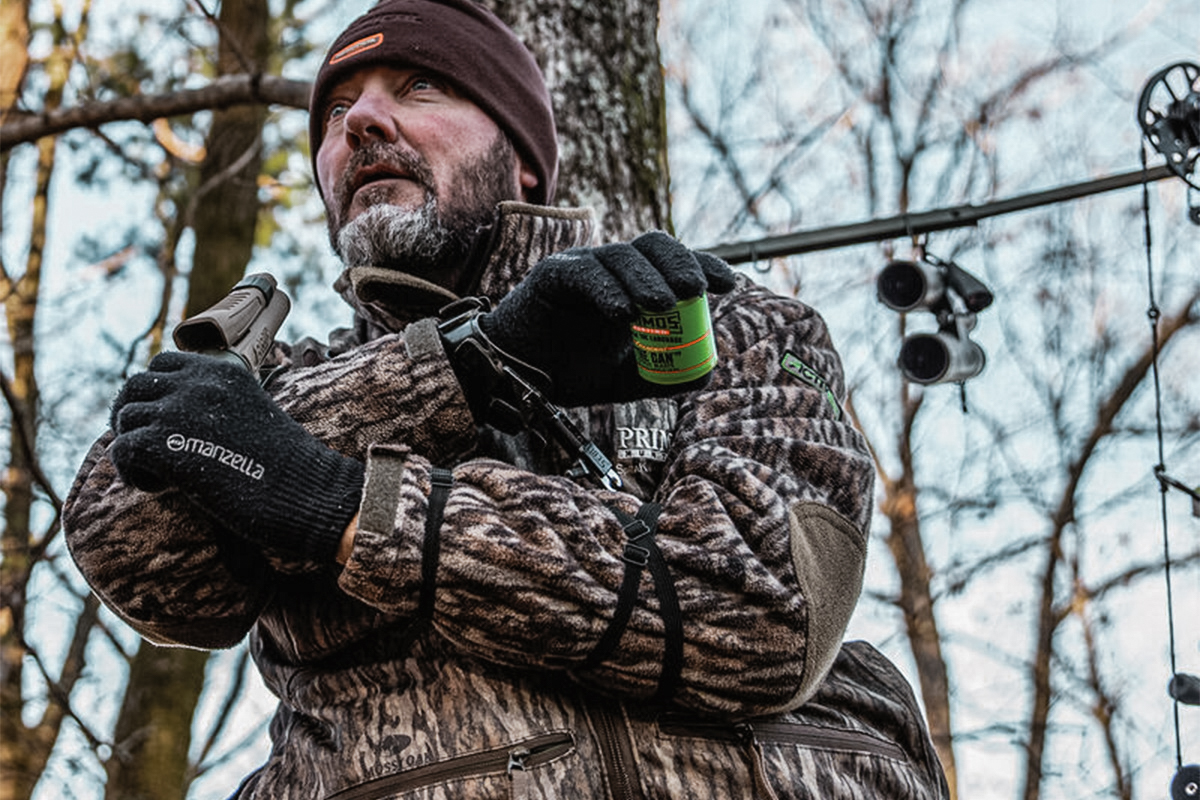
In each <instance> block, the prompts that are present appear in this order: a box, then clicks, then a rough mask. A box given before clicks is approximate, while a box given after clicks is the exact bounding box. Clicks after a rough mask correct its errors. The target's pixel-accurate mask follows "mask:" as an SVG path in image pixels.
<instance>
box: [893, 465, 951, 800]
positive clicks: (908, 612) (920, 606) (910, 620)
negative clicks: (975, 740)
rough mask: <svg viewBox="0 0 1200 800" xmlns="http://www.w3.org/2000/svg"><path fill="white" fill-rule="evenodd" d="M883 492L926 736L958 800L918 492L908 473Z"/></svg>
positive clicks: (944, 677)
mask: <svg viewBox="0 0 1200 800" xmlns="http://www.w3.org/2000/svg"><path fill="white" fill-rule="evenodd" d="M884 488H885V492H886V494H885V497H884V501H883V512H884V514H885V515H886V516H887V518H888V524H889V530H888V536H887V544H888V549H889V550H890V551H891V553H892V559H893V560H894V561H895V564H896V573H897V575H898V576H899V577H900V597H899V600H898V604H899V606H900V610H901V611H902V612H904V626H905V630H906V631H907V633H908V642H909V647H910V649H911V650H912V654H913V660H914V661H915V662H916V665H917V676H918V679H919V681H920V683H921V698H922V701H923V702H924V706H925V717H926V721H927V723H928V725H929V735H930V738H932V739H933V746H934V748H935V749H936V750H937V754H938V759H940V760H941V762H942V769H943V770H944V771H945V773H946V783H947V784H948V785H949V787H950V798H951V800H954V799H955V798H956V797H958V778H957V769H956V767H955V763H954V747H953V744H954V737H953V735H952V732H951V730H950V680H949V677H948V676H947V674H946V661H945V659H944V658H943V657H942V645H941V637H940V635H939V634H938V627H937V618H936V617H935V616H934V613H933V594H932V592H931V591H930V588H929V579H930V569H929V564H928V562H927V561H926V559H925V544H924V541H923V540H922V538H921V525H920V523H919V522H918V520H917V488H916V485H915V483H914V480H913V475H912V473H911V472H910V471H908V470H907V469H906V471H905V473H904V474H903V475H902V476H901V477H900V478H899V479H898V480H896V481H894V482H885V483H884Z"/></svg>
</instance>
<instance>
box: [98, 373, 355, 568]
mask: <svg viewBox="0 0 1200 800" xmlns="http://www.w3.org/2000/svg"><path fill="white" fill-rule="evenodd" d="M111 425H112V429H113V432H114V433H116V439H114V440H113V443H112V446H111V447H110V449H109V454H110V456H111V458H112V460H113V463H114V464H116V467H117V471H118V472H119V473H120V475H121V478H122V480H124V481H125V482H126V483H128V484H130V485H132V486H134V487H137V488H139V489H142V490H144V491H150V492H153V491H161V490H162V489H166V488H168V487H172V486H174V487H178V488H179V489H180V490H181V491H182V492H183V493H184V494H185V495H186V496H187V497H188V498H189V499H190V500H191V501H192V502H193V503H195V504H196V505H197V506H198V507H199V508H200V509H202V510H203V511H204V512H206V513H208V514H209V515H210V516H212V517H213V518H215V519H216V520H217V521H218V522H219V523H221V524H222V525H223V526H225V527H226V528H228V529H229V530H230V531H232V532H233V533H234V534H236V535H238V536H240V537H242V538H243V539H245V540H247V541H249V542H251V543H253V544H255V545H258V546H260V547H268V548H271V549H274V550H277V551H280V552H283V553H287V554H291V555H295V556H299V557H300V558H303V559H306V560H312V561H317V562H329V561H332V560H333V558H334V555H335V554H336V553H337V548H338V543H339V542H340V540H341V536H342V533H343V532H344V531H345V529H346V526H347V525H349V523H350V521H351V520H352V519H353V518H354V515H355V513H357V511H358V505H359V501H360V498H361V495H362V486H363V472H364V470H363V466H362V464H360V463H359V462H357V461H355V460H354V459H351V458H346V457H345V456H343V455H341V454H340V453H337V452H336V451H334V450H331V449H330V448H328V447H326V446H325V445H324V444H322V443H321V442H319V441H318V440H317V439H316V438H314V437H313V436H312V434H310V433H308V431H306V430H304V428H302V427H300V425H299V424H298V423H297V422H296V421H295V420H293V419H292V418H291V417H289V416H288V415H287V414H285V413H284V412H283V410H282V409H280V408H279V407H278V406H277V405H276V404H275V401H273V400H272V399H271V398H270V396H269V395H268V394H267V393H266V392H265V391H264V390H263V389H262V387H260V386H259V385H258V382H257V381H256V380H255V379H254V378H253V376H251V374H250V373H249V372H247V371H246V370H245V369H243V368H241V367H239V366H237V365H236V364H233V363H229V362H225V361H222V360H220V359H217V358H213V357H212V356H206V355H196V354H193V353H175V352H171V353H163V354H161V355H159V356H157V357H155V358H154V360H153V361H151V362H150V367H149V369H148V370H147V371H146V372H144V373H142V374H140V375H135V376H134V377H132V378H130V379H129V381H128V382H127V383H126V384H125V386H124V388H123V389H122V390H121V392H120V393H119V394H118V395H117V399H116V401H115V402H114V403H113V408H112V418H111Z"/></svg>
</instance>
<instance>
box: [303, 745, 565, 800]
mask: <svg viewBox="0 0 1200 800" xmlns="http://www.w3.org/2000/svg"><path fill="white" fill-rule="evenodd" d="M574 752H575V737H574V736H573V735H572V734H571V733H569V732H567V731H557V732H551V733H545V734H542V735H541V736H535V737H533V738H531V739H526V740H524V741H521V742H516V743H514V744H512V745H509V746H506V747H497V748H494V749H491V750H481V751H479V752H475V753H468V754H466V755H462V756H457V757H455V758H448V759H445V760H444V761H435V762H433V763H430V764H424V765H422V766H420V767H416V768H414V769H409V770H405V771H404V772H397V773H393V774H391V775H383V776H381V777H378V778H374V779H372V780H369V781H365V782H363V783H359V784H356V785H354V786H350V787H348V788H346V789H342V790H341V791H338V792H335V793H333V794H331V795H329V796H328V797H326V799H325V800H392V799H393V798H397V797H400V796H402V795H403V794H404V793H405V792H412V791H415V790H417V789H422V788H427V787H431V786H436V785H439V784H446V783H450V782H454V781H480V782H481V784H482V782H487V783H490V784H493V786H494V791H490V792H488V790H486V789H484V788H483V787H482V785H481V787H480V790H479V791H474V790H472V791H471V792H470V793H469V794H470V796H472V797H496V798H512V800H524V798H525V797H527V796H528V794H527V793H528V788H529V781H530V773H531V771H532V770H535V769H537V768H539V767H542V766H544V765H546V764H549V763H550V762H551V761H554V760H555V759H559V758H562V757H564V756H567V755H570V754H573V753H574ZM464 791H465V790H464Z"/></svg>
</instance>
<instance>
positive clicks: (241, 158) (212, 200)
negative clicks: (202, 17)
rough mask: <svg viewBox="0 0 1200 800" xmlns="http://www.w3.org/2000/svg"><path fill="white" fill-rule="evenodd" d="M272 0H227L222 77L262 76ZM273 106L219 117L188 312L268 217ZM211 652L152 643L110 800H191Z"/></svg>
mask: <svg viewBox="0 0 1200 800" xmlns="http://www.w3.org/2000/svg"><path fill="white" fill-rule="evenodd" d="M268 23H269V12H268V8H267V2H266V0H242V2H237V3H222V4H221V16H220V20H219V25H220V47H219V51H218V72H219V73H221V74H227V73H239V72H241V73H251V74H261V73H262V71H263V70H264V69H265V67H266V63H267V55H268V52H269V40H268V37H267V30H268ZM266 113H267V110H266V108H265V107H255V106H242V107H237V108H232V109H226V110H223V111H216V112H214V113H213V123H212V127H211V128H210V130H209V133H208V137H207V142H206V148H205V150H206V154H207V155H206V158H205V161H204V164H203V165H202V167H201V169H200V180H199V186H198V188H197V189H196V194H195V196H194V197H193V200H192V203H191V204H190V207H191V208H193V209H194V217H193V219H192V227H193V230H194V232H195V236H196V247H195V253H194V256H193V260H192V271H191V274H190V276H189V282H188V302H187V307H188V311H187V312H186V313H187V314H191V313H195V312H197V311H201V310H203V309H205V308H207V307H208V306H210V305H212V304H213V303H215V302H216V301H217V300H219V299H220V298H221V297H223V296H224V295H225V294H226V293H227V292H228V291H229V289H230V287H231V286H232V285H233V284H234V283H236V282H237V281H238V280H239V279H240V278H241V277H242V274H243V272H244V271H245V269H246V264H247V263H248V262H249V260H250V255H251V252H252V251H253V247H254V233H255V227H256V224H257V221H258V206H259V203H258V185H257V178H258V174H259V169H260V167H261V164H262V155H261V139H262V126H263V122H264V120H265V119H266ZM207 662H208V653H207V652H203V651H197V650H187V649H183V648H160V647H155V646H153V645H151V644H149V643H148V642H144V641H143V642H142V643H141V646H140V647H139V648H138V652H137V654H136V656H135V657H134V659H133V663H132V665H131V667H130V675H129V682H128V685H127V688H126V690H125V697H124V701H123V703H122V707H121V713H120V716H119V718H118V720H117V727H116V734H115V737H114V742H115V746H114V752H113V756H112V758H110V759H109V761H108V764H107V765H106V766H107V771H108V784H107V786H106V794H105V796H106V798H110V799H111V800H140V799H141V798H146V800H151V798H154V800H164V799H165V800H171V799H172V798H178V799H179V800H182V798H184V797H185V796H186V795H187V789H188V782H189V777H188V776H190V775H191V774H193V773H192V771H191V770H190V765H189V763H188V749H189V746H190V744H191V730H192V717H193V715H194V712H195V708H196V704H197V703H198V702H199V699H200V694H201V692H202V691H203V689H204V668H205V665H206V664H207Z"/></svg>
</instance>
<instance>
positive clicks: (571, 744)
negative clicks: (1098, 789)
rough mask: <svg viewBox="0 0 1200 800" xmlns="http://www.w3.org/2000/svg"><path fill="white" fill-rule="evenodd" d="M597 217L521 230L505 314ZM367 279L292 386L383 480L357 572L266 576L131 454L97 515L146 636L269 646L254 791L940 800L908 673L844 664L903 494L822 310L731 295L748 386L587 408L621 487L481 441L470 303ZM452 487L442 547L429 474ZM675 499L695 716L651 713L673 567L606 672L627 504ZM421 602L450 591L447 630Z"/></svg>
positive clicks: (367, 509) (99, 460)
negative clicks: (447, 339)
mask: <svg viewBox="0 0 1200 800" xmlns="http://www.w3.org/2000/svg"><path fill="white" fill-rule="evenodd" d="M589 220H590V218H589V217H588V216H587V215H585V214H584V213H582V212H578V211H572V210H562V209H544V208H534V207H531V206H525V205H521V204H505V205H504V206H502V207H501V211H500V214H499V216H498V218H497V224H496V226H495V228H494V230H493V233H492V237H491V241H490V243H489V246H488V248H487V251H486V253H485V255H484V257H485V261H484V263H485V264H486V266H485V267H484V269H483V272H482V273H481V283H480V286H481V293H483V294H486V295H488V296H490V297H493V298H497V299H498V298H499V297H501V296H503V294H504V293H505V292H507V291H508V290H509V289H510V288H511V287H512V286H513V285H515V283H516V282H517V281H518V280H519V279H520V277H521V276H522V275H523V274H524V273H525V272H526V271H527V270H528V269H529V268H530V267H531V266H532V265H533V264H534V263H536V261H537V260H539V259H541V258H542V257H544V256H545V255H547V254H549V253H551V252H555V251H557V250H561V249H564V248H566V247H570V246H575V245H582V244H586V243H587V242H588V240H589V239H590V236H591V225H590V221H589ZM339 287H340V288H341V289H342V291H343V293H344V294H345V295H346V296H347V298H348V299H349V300H350V301H351V302H352V303H353V305H354V306H355V308H356V312H357V316H356V320H357V323H356V329H355V331H354V332H353V333H350V334H345V333H344V334H342V335H339V336H338V337H335V339H334V340H332V341H333V345H334V346H333V347H332V348H331V350H325V349H322V348H318V347H314V346H312V343H311V342H310V343H308V344H306V345H304V346H301V347H297V348H291V349H290V351H288V352H287V354H286V355H287V358H286V359H285V361H286V363H285V368H284V369H283V370H281V371H280V372H279V373H278V374H277V375H276V376H275V377H273V378H272V379H271V380H270V381H268V383H267V388H268V390H269V391H270V392H271V393H272V395H273V396H274V398H275V400H276V401H277V402H278V403H279V404H280V405H281V406H282V407H283V408H284V409H285V410H286V411H287V412H288V413H289V414H290V415H291V416H292V417H294V418H295V419H296V420H297V421H299V422H300V423H301V424H302V425H303V426H305V427H306V428H307V429H308V430H309V431H310V432H311V433H312V434H314V435H315V436H316V437H317V438H319V439H320V440H322V441H323V442H325V443H326V444H327V445H329V446H330V447H333V448H335V449H337V450H339V451H341V452H343V453H345V454H347V455H349V456H352V457H355V458H358V459H361V460H363V462H364V463H365V464H366V465H367V469H366V476H367V477H366V485H365V488H364V491H363V501H362V506H361V510H360V515H359V523H358V527H357V530H356V533H355V538H354V545H353V550H352V553H351V554H350V558H349V560H348V562H347V563H346V565H345V566H344V568H341V569H335V568H333V567H330V566H328V565H311V564H310V565H305V564H294V563H287V562H285V561H284V560H282V559H281V558H277V557H275V556H274V555H272V554H270V553H268V554H266V555H265V556H264V555H263V554H261V553H258V552H257V551H251V550H249V549H248V548H246V547H244V546H239V544H238V541H237V540H236V539H234V538H233V537H231V536H230V535H228V534H226V533H224V532H223V531H221V530H219V529H216V527H215V526H214V525H213V524H211V523H210V522H209V521H208V520H207V518H205V517H203V516H202V515H200V514H198V513H196V511H195V510H194V509H193V508H192V507H191V506H190V505H189V503H188V502H187V501H186V500H185V499H184V498H183V497H182V496H181V495H180V494H179V493H178V492H177V491H175V490H167V491H165V492H161V493H157V494H146V493H142V492H140V491H138V490H135V489H133V488H131V487H127V486H125V485H123V484H122V482H121V481H120V478H119V477H118V476H117V474H116V471H115V469H114V467H113V465H112V462H111V461H110V460H109V459H108V458H107V457H106V455H105V453H106V448H107V445H108V443H109V441H110V440H111V434H106V435H105V436H104V437H102V438H101V439H100V440H99V441H98V442H97V443H96V445H95V446H94V447H93V448H92V450H91V452H90V453H89V454H88V456H87V458H86V461H85V463H84V464H83V467H82V469H81V471H80V473H79V476H78V478H77V480H76V482H75V484H74V486H73V487H72V490H71V493H70V496H69V499H68V501H67V508H66V514H65V529H66V533H67V540H68V544H69V547H70V549H71V552H72V555H73V556H74V558H75V561H76V563H77V564H78V566H79V568H80V570H81V571H82V573H83V574H84V576H85V577H86V578H87V580H88V582H89V583H90V584H91V586H92V587H93V589H94V590H95V591H96V593H97V594H98V595H99V596H100V597H101V598H102V599H103V600H104V602H105V603H106V604H107V605H108V606H109V607H110V608H112V609H113V610H114V611H115V612H116V613H117V614H118V615H120V616H121V617H122V618H123V619H124V620H126V621H127V622H128V623H129V624H130V625H132V626H133V627H134V628H135V629H137V630H138V631H139V632H140V633H141V634H142V635H143V636H145V637H147V638H148V639H150V640H153V641H155V642H160V643H169V644H178V645H186V646H193V647H202V648H221V647H228V646H232V645H234V644H236V643H238V642H239V641H241V640H242V639H243V637H245V636H246V635H247V634H249V636H250V641H251V647H252V652H253V655H254V658H255V660H256V663H257V665H258V668H259V670H260V671H261V673H262V676H263V679H264V681H265V682H266V685H267V686H268V687H269V688H270V690H271V691H272V692H274V693H275V695H277V696H278V698H279V706H278V711H277V713H276V715H275V718H274V719H273V721H272V726H271V735H272V741H273V748H272V751H271V753H270V755H269V758H268V760H267V762H266V763H265V765H264V766H263V767H262V768H261V769H259V770H258V771H256V772H255V773H254V774H252V775H251V776H249V777H248V778H247V780H246V781H245V783H244V784H243V786H242V787H241V788H240V790H239V792H238V794H237V796H238V797H240V798H272V800H300V798H304V800H310V799H311V798H338V800H347V799H348V798H400V797H404V798H410V797H412V798H461V797H471V798H492V797H497V798H499V797H531V798H540V797H566V798H604V797H607V798H666V797H670V798H685V797H697V798H699V797H704V798H747V797H779V798H818V797H819V798H824V799H825V800H829V799H830V798H858V797H872V798H875V797H879V798H883V797H886V798H932V797H939V796H942V794H943V792H944V780H943V778H942V776H941V772H940V769H939V767H938V765H937V759H936V756H935V755H934V752H933V750H932V747H931V745H930V743H929V739H928V736H927V734H926V732H925V729H924V727H923V724H922V721H921V714H920V711H919V709H918V707H917V706H916V703H915V701H914V698H913V696H912V692H911V691H910V689H909V687H908V686H907V684H906V683H905V681H904V679H903V678H902V677H901V676H900V674H899V673H898V672H897V671H896V669H895V668H894V667H893V666H892V665H891V664H890V663H889V662H888V661H887V660H886V659H884V658H883V657H882V656H881V655H880V654H879V653H878V652H876V651H875V650H874V649H872V648H871V647H869V646H868V645H865V644H862V643H851V644H846V645H842V643H841V640H842V635H843V633H844V631H845V626H846V624H847V621H848V619H849V617H850V614H851V612H852V610H853V608H854V605H855V603H856V601H857V596H858V593H859V590H860V587H861V580H862V570H863V564H864V558H865V549H866V544H867V528H868V523H869V519H870V515H871V502H872V480H873V470H872V464H871V462H870V459H869V458H868V456H867V453H866V449H865V447H864V443H863V441H862V438H861V436H860V435H859V434H858V433H857V431H856V430H855V429H854V428H853V427H852V425H851V424H850V421H849V420H848V418H847V416H846V414H845V413H844V412H843V410H842V409H841V406H840V398H841V397H842V395H843V384H842V374H841V367H840V363H839V359H838V356H837V354H836V353H835V351H834V349H833V347H832V345H831V343H830V340H829V337H828V333H827V331H826V328H825V325H824V323H823V322H822V320H821V319H820V317H819V316H818V315H817V314H816V313H815V312H814V311H813V310H812V309H811V308H809V307H807V306H805V305H804V304H802V303H800V302H798V301H796V300H794V299H790V298H784V297H780V296H778V295H775V294H773V293H771V292H768V291H766V290H765V289H763V288H762V287H759V286H757V285H755V284H754V283H752V282H751V281H749V280H747V279H745V278H740V279H739V285H738V287H737V288H736V289H734V290H733V291H732V292H730V293H728V294H726V295H722V296H714V297H711V298H710V303H711V308H712V317H713V330H714V333H715V336H716V342H717V349H718V353H719V364H718V366H717V367H716V369H715V371H714V375H713V379H712V381H711V383H710V384H709V385H708V386H707V387H706V388H705V389H703V390H702V391H699V392H695V393H691V394H688V395H684V396H680V397H675V398H671V399H666V400H652V401H639V402H634V403H628V404H620V405H617V406H606V407H593V408H588V409H572V410H571V413H572V415H573V418H574V419H575V421H576V422H577V424H578V425H580V427H581V428H582V429H584V430H586V431H588V432H589V434H590V435H591V436H592V438H593V441H595V442H596V443H597V444H598V445H599V446H600V448H601V449H602V450H604V451H605V452H606V453H607V454H608V455H609V456H610V457H611V458H612V459H613V462H614V463H615V465H616V466H617V469H618V470H619V472H620V473H621V475H622V477H623V478H624V480H625V487H624V488H623V489H622V490H621V491H608V490H605V489H603V488H601V487H599V486H598V485H594V484H592V483H591V481H590V480H589V479H586V478H568V477H565V476H564V475H563V472H564V470H565V468H566V467H567V466H568V462H569V460H568V459H566V458H564V455H563V453H562V452H561V450H559V449H558V448H557V447H556V446H554V445H549V444H544V443H540V442H539V440H537V439H535V438H533V437H529V436H524V435H521V436H509V435H503V434H499V433H497V432H495V431H493V430H491V429H481V428H477V426H476V424H475V422H474V421H473V419H472V417H471V415H470V412H469V411H468V408H467V406H466V402H465V399H464V397H463V395H462V393H461V390H460V388H459V385H458V383H457V381H456V379H455V376H454V373H453V371H452V370H451V368H450V366H449V363H448V361H447V359H446V356H445V353H444V351H443V349H442V345H441V340H440V338H439V336H438V335H437V332H436V327H435V320H433V319H432V318H430V317H428V316H425V315H426V314H427V313H428V310H429V309H430V308H433V307H436V306H437V305H439V304H440V303H443V302H445V300H446V299H448V298H444V297H439V296H438V292H437V290H436V289H434V288H433V287H429V286H424V285H418V283H414V282H413V281H410V280H405V279H403V278H398V277H397V276H396V275H395V274H394V273H391V274H388V273H383V272H381V271H378V270H371V269H357V270H355V269H351V270H349V271H347V273H346V274H344V275H343V277H342V278H341V279H339ZM422 317H423V318H422ZM435 467H436V468H439V470H435V469H434V468H435ZM447 469H448V470H449V471H450V474H451V475H452V480H453V482H452V485H451V488H450V490H449V495H448V499H447V501H446V504H445V507H444V516H443V521H442V524H441V526H440V528H439V529H438V535H437V539H436V548H434V550H432V551H431V550H430V549H429V544H430V543H429V542H427V541H426V535H425V522H426V510H427V508H428V505H429V498H430V494H431V488H432V483H431V481H432V476H433V475H434V474H435V472H439V471H441V470H447ZM646 501H653V502H655V503H657V504H659V505H660V506H661V509H662V510H661V515H660V516H659V518H658V527H657V532H656V533H655V541H656V543H657V546H658V549H659V551H660V553H661V555H662V559H663V561H664V562H665V564H666V565H667V567H668V569H669V573H670V579H671V580H673V585H674V589H675V597H676V600H677V604H678V607H679V612H680V617H681V618H682V625H681V627H682V641H681V642H677V643H676V644H677V645H681V650H680V655H681V656H682V668H681V671H680V673H679V679H678V681H677V685H676V689H675V691H674V693H673V697H672V698H671V701H670V702H669V703H651V702H649V698H651V697H652V696H653V695H654V694H655V691H656V688H657V686H658V681H659V678H660V675H661V673H662V671H663V664H664V658H665V653H666V650H667V648H668V645H667V644H666V642H667V640H668V639H669V638H670V637H669V636H668V635H667V632H666V631H667V624H666V623H665V622H664V618H665V617H664V614H663V608H662V603H661V602H660V599H659V598H660V594H659V591H658V590H659V589H660V588H661V587H657V586H656V578H655V576H654V574H652V572H651V571H643V573H642V574H641V575H640V579H639V580H638V582H637V583H636V587H637V588H636V604H635V605H634V607H633V609H632V612H631V614H630V616H629V618H628V621H627V623H626V624H625V626H624V629H623V631H622V632H621V634H620V638H619V640H618V642H619V643H618V646H617V647H616V648H615V649H613V650H612V652H611V653H610V654H609V655H608V656H607V657H606V658H605V659H604V660H603V661H601V662H600V663H598V664H594V663H590V662H589V660H588V656H589V654H590V653H591V652H592V650H593V649H594V648H595V647H596V646H597V643H598V642H599V641H600V640H601V638H602V637H603V636H604V634H605V631H606V629H607V628H608V626H609V624H610V622H611V621H612V619H613V617H614V614H615V608H616V606H617V604H618V597H619V594H620V590H621V586H622V582H623V579H624V576H625V573H626V571H627V570H628V569H630V568H631V565H630V563H629V561H628V560H627V558H623V556H627V555H628V551H627V550H626V548H625V544H626V532H625V530H624V529H623V527H622V524H621V522H620V520H619V519H618V517H617V516H616V515H615V513H614V511H613V510H612V508H613V507H615V508H619V509H621V510H622V511H624V512H625V513H627V514H630V515H632V514H634V513H635V512H636V511H637V510H638V509H639V507H640V506H641V505H642V504H643V503H644V502H646ZM430 553H436V556H437V558H436V561H430V562H425V561H424V557H425V556H426V555H428V554H430ZM430 579H432V584H430ZM423 585H432V586H435V587H436V592H435V593H434V594H432V595H431V597H432V599H433V603H432V614H431V615H430V618H429V619H426V620H422V619H419V618H417V614H416V612H417V609H418V604H419V602H420V596H421V589H422V586H423Z"/></svg>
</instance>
